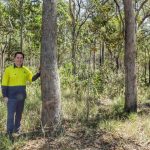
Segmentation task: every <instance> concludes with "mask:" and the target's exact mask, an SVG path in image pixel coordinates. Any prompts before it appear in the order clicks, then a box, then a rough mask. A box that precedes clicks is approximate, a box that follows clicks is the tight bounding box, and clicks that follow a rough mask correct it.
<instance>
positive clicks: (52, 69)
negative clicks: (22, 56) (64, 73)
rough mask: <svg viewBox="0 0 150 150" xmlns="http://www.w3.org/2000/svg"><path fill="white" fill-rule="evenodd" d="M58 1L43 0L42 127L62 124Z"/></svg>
mask: <svg viewBox="0 0 150 150" xmlns="http://www.w3.org/2000/svg"><path fill="white" fill-rule="evenodd" d="M56 22H57V20H56V0H43V18H42V45H41V90H42V116H41V117H42V125H43V126H44V127H52V130H53V129H54V127H56V126H57V125H59V123H60V99H61V96H60V81H59V74H58V69H57V60H56V58H57V57H56V33H57V29H56V27H57V25H56Z"/></svg>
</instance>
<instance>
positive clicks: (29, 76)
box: [25, 67, 33, 83]
mask: <svg viewBox="0 0 150 150" xmlns="http://www.w3.org/2000/svg"><path fill="white" fill-rule="evenodd" d="M25 70H26V72H27V81H29V82H30V83H31V82H32V76H33V74H32V72H31V71H30V70H29V69H28V68H26V67H25Z"/></svg>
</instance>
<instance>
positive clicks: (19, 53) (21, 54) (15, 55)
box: [14, 52, 24, 58]
mask: <svg viewBox="0 0 150 150" xmlns="http://www.w3.org/2000/svg"><path fill="white" fill-rule="evenodd" d="M17 54H21V55H22V56H23V58H24V53H23V52H16V53H15V54H14V58H15V57H16V56H17Z"/></svg>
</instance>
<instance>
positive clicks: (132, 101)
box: [123, 0, 137, 112]
mask: <svg viewBox="0 0 150 150" xmlns="http://www.w3.org/2000/svg"><path fill="white" fill-rule="evenodd" d="M123 2H124V11H125V111H126V112H136V111H137V85H136V69H135V44H136V40H135V39H136V37H135V16H134V8H133V1H132V0H124V1H123Z"/></svg>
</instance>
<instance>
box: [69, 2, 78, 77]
mask: <svg viewBox="0 0 150 150" xmlns="http://www.w3.org/2000/svg"><path fill="white" fill-rule="evenodd" d="M69 9H70V15H71V21H72V32H71V36H72V41H71V47H72V48H71V61H72V74H73V75H75V74H76V42H77V41H76V40H77V39H76V15H75V1H74V0H69Z"/></svg>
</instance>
